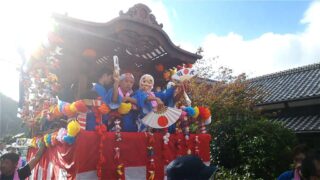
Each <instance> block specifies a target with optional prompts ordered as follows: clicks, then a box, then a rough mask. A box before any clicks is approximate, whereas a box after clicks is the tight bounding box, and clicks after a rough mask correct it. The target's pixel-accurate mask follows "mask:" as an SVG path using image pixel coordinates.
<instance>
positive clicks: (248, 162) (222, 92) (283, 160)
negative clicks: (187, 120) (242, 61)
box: [191, 61, 296, 179]
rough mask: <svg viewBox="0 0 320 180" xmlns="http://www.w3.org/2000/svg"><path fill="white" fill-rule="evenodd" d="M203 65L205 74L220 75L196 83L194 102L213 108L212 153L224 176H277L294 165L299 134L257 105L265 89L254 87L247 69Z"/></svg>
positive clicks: (192, 84)
mask: <svg viewBox="0 0 320 180" xmlns="http://www.w3.org/2000/svg"><path fill="white" fill-rule="evenodd" d="M197 67H198V68H199V71H201V72H204V73H202V74H200V75H202V77H217V78H215V79H218V81H217V82H215V83H213V84H207V83H203V82H200V83H199V82H193V83H191V94H192V95H193V96H192V97H193V99H192V101H193V102H194V104H197V105H208V106H210V108H211V112H212V117H213V123H212V124H211V126H210V127H209V132H210V133H211V135H212V137H213V141H212V144H211V154H212V161H213V163H214V164H217V165H219V166H220V167H222V169H223V171H222V172H221V173H220V174H219V176H220V179H258V178H262V179H274V178H275V177H277V176H278V175H279V174H280V173H282V172H283V171H285V170H288V169H289V166H290V163H291V161H292V160H291V153H290V152H291V147H293V146H294V145H295V144H296V137H295V135H294V134H293V133H292V132H291V131H290V130H288V129H286V128H284V127H283V126H282V125H280V124H278V123H274V122H271V121H269V120H265V119H264V118H263V115H262V114H261V112H259V111H257V110H256V108H255V104H257V103H258V102H259V99H257V98H256V97H258V96H257V95H258V94H259V92H258V91H256V90H255V89H251V88H249V86H248V84H247V81H246V75H245V74H241V75H239V76H233V75H232V70H229V69H226V68H220V69H219V70H218V71H216V72H215V73H212V68H210V67H208V66H206V62H205V61H200V62H199V63H198V66H197ZM208 72H211V74H210V73H208ZM218 179H219V178H218Z"/></svg>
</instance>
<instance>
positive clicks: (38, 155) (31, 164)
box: [28, 143, 46, 171]
mask: <svg viewBox="0 0 320 180" xmlns="http://www.w3.org/2000/svg"><path fill="white" fill-rule="evenodd" d="M45 150H46V147H45V145H44V144H43V143H41V146H40V148H39V150H38V152H37V153H36V155H35V156H34V157H33V158H32V159H31V160H30V161H29V162H28V165H29V167H30V171H32V169H33V168H34V167H35V166H36V165H37V164H38V162H39V161H40V159H41V157H42V155H43V153H44V152H45Z"/></svg>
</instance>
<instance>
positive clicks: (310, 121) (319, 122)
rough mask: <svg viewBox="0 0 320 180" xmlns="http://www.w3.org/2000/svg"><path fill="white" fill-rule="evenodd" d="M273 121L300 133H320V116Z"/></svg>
mask: <svg viewBox="0 0 320 180" xmlns="http://www.w3.org/2000/svg"><path fill="white" fill-rule="evenodd" d="M273 121H275V122H280V123H283V125H284V127H286V128H288V129H291V130H293V131H295V132H298V133H304V132H319V131H320V114H314V115H300V116H284V117H278V118H276V119H273Z"/></svg>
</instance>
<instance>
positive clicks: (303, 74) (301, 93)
mask: <svg viewBox="0 0 320 180" xmlns="http://www.w3.org/2000/svg"><path fill="white" fill-rule="evenodd" d="M248 81H249V84H250V87H255V88H257V90H258V91H261V92H263V93H262V94H261V95H260V96H261V98H262V103H261V104H272V103H277V102H285V101H293V100H299V99H306V98H313V97H320V63H316V64H311V65H307V66H302V67H298V68H294V69H290V70H286V71H281V72H277V73H273V74H269V75H264V76H260V77H257V78H253V79H249V80H248Z"/></svg>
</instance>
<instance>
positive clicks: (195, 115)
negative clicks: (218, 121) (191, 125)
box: [192, 106, 200, 118]
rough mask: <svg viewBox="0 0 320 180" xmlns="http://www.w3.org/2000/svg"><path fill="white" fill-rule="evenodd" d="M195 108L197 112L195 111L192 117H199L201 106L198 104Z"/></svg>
mask: <svg viewBox="0 0 320 180" xmlns="http://www.w3.org/2000/svg"><path fill="white" fill-rule="evenodd" d="M193 109H194V112H195V113H194V115H193V116H192V117H193V118H197V117H198V116H199V114H200V111H199V108H198V106H196V107H194V108H193Z"/></svg>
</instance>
